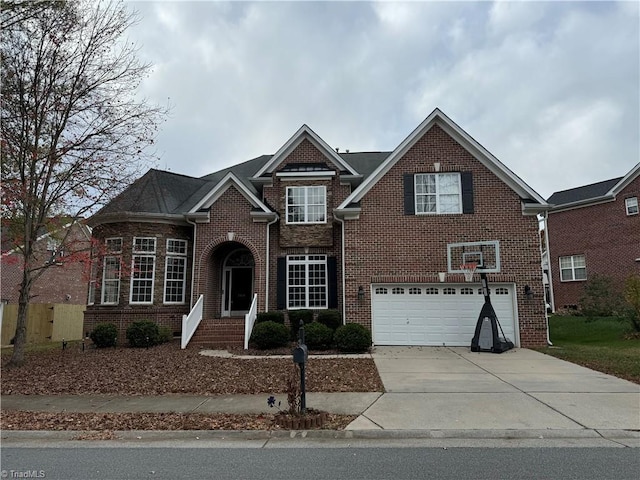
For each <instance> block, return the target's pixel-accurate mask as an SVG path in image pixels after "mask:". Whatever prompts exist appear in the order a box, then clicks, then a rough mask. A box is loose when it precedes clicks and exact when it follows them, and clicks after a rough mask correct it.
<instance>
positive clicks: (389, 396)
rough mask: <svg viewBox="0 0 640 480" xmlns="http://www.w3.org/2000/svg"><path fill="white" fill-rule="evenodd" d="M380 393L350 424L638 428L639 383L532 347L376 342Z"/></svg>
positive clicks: (368, 426) (450, 427)
mask: <svg viewBox="0 0 640 480" xmlns="http://www.w3.org/2000/svg"><path fill="white" fill-rule="evenodd" d="M373 358H374V361H375V363H376V366H377V367H378V371H379V372H380V377H381V378H382V382H383V384H384V386H385V389H386V392H385V393H384V394H383V395H382V396H380V397H379V398H378V399H377V400H376V401H375V402H374V403H373V404H372V405H371V406H370V407H369V408H367V409H366V410H365V411H364V412H363V414H362V415H361V416H359V417H358V418H357V419H356V420H355V421H354V422H353V423H352V424H351V425H350V426H349V427H348V428H349V429H353V430H363V429H384V430H458V429H459V430H487V429H491V430H512V429H513V430H581V429H592V430H640V385H636V384H634V383H631V382H628V381H626V380H621V379H619V378H616V377H613V376H611V375H606V374H603V373H600V372H596V371H593V370H590V369H588V368H584V367H581V366H578V365H574V364H572V363H569V362H565V361H563V360H559V359H556V358H554V357H550V356H548V355H544V354H541V353H538V352H535V351H532V350H526V349H514V350H510V351H507V352H505V353H502V354H499V355H498V354H492V353H473V352H471V351H470V350H469V349H468V348H464V347H376V348H375V350H374V353H373Z"/></svg>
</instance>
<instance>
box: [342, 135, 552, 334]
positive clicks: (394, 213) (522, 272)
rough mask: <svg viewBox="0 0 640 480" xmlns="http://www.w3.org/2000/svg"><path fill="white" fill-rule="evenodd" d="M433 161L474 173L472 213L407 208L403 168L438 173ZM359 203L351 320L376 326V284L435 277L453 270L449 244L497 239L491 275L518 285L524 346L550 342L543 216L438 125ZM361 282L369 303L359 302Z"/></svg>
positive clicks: (349, 237) (352, 225) (350, 256)
mask: <svg viewBox="0 0 640 480" xmlns="http://www.w3.org/2000/svg"><path fill="white" fill-rule="evenodd" d="M434 162H439V163H440V171H442V172H447V171H454V172H462V171H471V172H473V184H474V202H475V213H474V214H460V215H420V216H417V215H405V214H404V205H403V174H405V173H430V172H434V171H435V170H434V166H433V164H434ZM361 207H362V211H361V214H360V219H359V220H347V221H346V254H345V255H346V271H347V278H346V307H347V313H346V316H347V321H350V322H354V321H355V322H358V323H361V324H363V325H365V326H367V327H369V328H370V327H371V299H370V288H369V287H370V284H371V283H374V282H377V281H406V282H420V281H422V282H436V281H437V279H438V277H437V273H438V272H445V271H447V244H448V243H457V242H474V241H483V240H499V241H500V256H501V273H500V274H489V281H490V282H491V281H501V282H514V283H515V284H516V294H517V303H518V316H519V325H520V340H521V345H522V346H535V345H543V344H544V343H545V342H546V323H545V316H544V297H543V286H542V272H541V267H540V265H541V257H540V249H539V237H538V220H537V218H536V217H535V216H523V214H522V211H521V203H520V199H519V197H518V195H517V194H516V193H515V192H513V191H512V190H511V189H510V188H509V187H507V186H506V185H505V184H504V183H503V182H502V181H501V180H499V179H498V178H497V177H496V176H495V175H493V174H492V173H491V172H490V171H489V170H488V169H487V168H485V167H484V166H483V165H482V164H481V163H480V162H478V161H477V160H475V158H473V157H472V156H471V155H470V154H469V153H468V152H467V151H466V150H465V149H464V148H462V147H461V146H460V145H459V144H457V143H456V142H455V141H454V140H453V139H452V138H451V137H449V136H448V135H447V134H446V133H445V132H444V131H443V130H442V129H440V128H439V127H438V126H435V127H433V128H432V129H431V130H429V131H428V132H427V133H426V134H425V136H424V137H422V139H420V140H419V141H418V142H417V143H416V144H415V145H414V146H413V147H412V148H411V149H410V150H409V151H408V152H407V153H406V154H405V156H404V157H403V158H401V159H400V160H399V161H398V162H397V163H396V164H395V165H394V166H393V167H392V168H391V169H390V170H389V172H387V174H386V175H385V176H384V177H383V178H382V179H381V180H380V181H378V183H376V184H375V185H374V186H373V188H372V189H371V190H370V191H369V192H368V193H367V194H366V195H365V196H364V198H363V199H362V202H361ZM456 277H459V278H456ZM448 279H449V280H450V281H461V280H463V278H462V276H461V275H460V276H451V275H449V276H448ZM524 285H529V286H530V287H531V288H532V289H533V291H534V293H535V298H534V299H533V300H527V299H524V298H523V295H522V294H521V291H522V289H523V288H524ZM359 286H363V287H364V291H365V293H366V300H365V301H364V302H358V300H357V291H358V287H359Z"/></svg>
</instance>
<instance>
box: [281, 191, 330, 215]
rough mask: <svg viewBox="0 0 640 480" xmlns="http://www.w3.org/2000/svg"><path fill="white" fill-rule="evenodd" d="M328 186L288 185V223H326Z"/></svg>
mask: <svg viewBox="0 0 640 480" xmlns="http://www.w3.org/2000/svg"><path fill="white" fill-rule="evenodd" d="M326 190H327V189H326V187H324V186H320V187H287V223H325V222H326V219H327V194H326Z"/></svg>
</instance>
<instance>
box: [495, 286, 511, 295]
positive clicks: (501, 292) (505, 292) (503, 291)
mask: <svg viewBox="0 0 640 480" xmlns="http://www.w3.org/2000/svg"><path fill="white" fill-rule="evenodd" d="M496 295H509V289H507V288H502V287H500V288H496Z"/></svg>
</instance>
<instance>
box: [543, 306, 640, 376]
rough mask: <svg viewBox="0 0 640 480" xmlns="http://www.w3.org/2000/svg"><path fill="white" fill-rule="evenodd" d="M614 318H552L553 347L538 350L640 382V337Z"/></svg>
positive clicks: (551, 335)
mask: <svg viewBox="0 0 640 480" xmlns="http://www.w3.org/2000/svg"><path fill="white" fill-rule="evenodd" d="M629 333H630V330H629V327H628V326H627V324H626V323H624V322H622V321H620V320H619V319H618V318H615V317H601V318H594V319H587V318H586V317H572V316H552V317H550V318H549V336H550V338H551V342H552V343H553V346H552V347H546V348H541V349H539V351H541V352H542V353H546V354H548V355H552V356H554V357H557V358H561V359H563V360H567V361H569V362H573V363H577V364H579V365H583V366H585V367H588V368H592V369H594V370H598V371H600V372H604V373H608V374H611V375H615V376H617V377H620V378H624V379H626V380H630V381H632V382H635V383H640V338H638V337H636V338H632V337H631V336H629V335H628V334H629Z"/></svg>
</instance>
